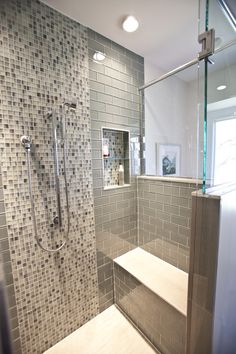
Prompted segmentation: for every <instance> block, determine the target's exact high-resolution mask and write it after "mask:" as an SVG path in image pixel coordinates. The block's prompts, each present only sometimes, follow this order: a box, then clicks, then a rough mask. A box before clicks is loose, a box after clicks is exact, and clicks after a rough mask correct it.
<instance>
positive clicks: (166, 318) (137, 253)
mask: <svg viewBox="0 0 236 354" xmlns="http://www.w3.org/2000/svg"><path fill="white" fill-rule="evenodd" d="M114 279H115V303H116V305H117V306H118V307H119V308H120V309H121V310H122V311H123V313H124V314H125V315H126V316H127V317H128V318H129V319H130V320H131V321H132V322H133V323H134V324H135V326H136V327H138V329H139V330H140V331H141V332H142V333H143V334H144V335H145V336H146V338H147V339H148V340H149V341H150V342H151V343H152V344H153V345H154V346H155V347H156V348H157V349H158V350H160V351H161V352H162V353H171V354H175V353H176V354H180V353H184V352H185V342H186V319H187V291H188V290H187V289H188V274H187V273H186V272H184V271H182V270H180V269H178V268H176V267H174V266H172V265H171V264H169V263H167V262H165V261H163V260H161V259H160V258H158V257H156V256H153V255H152V254H150V253H148V252H146V251H144V250H143V249H141V248H139V247H138V248H135V249H134V250H132V251H129V252H127V253H125V254H124V255H122V256H120V257H117V258H116V259H114Z"/></svg>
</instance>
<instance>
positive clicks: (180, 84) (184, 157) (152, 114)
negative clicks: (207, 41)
mask: <svg viewBox="0 0 236 354" xmlns="http://www.w3.org/2000/svg"><path fill="white" fill-rule="evenodd" d="M203 74H204V72H203V63H199V65H198V64H196V65H193V66H191V67H190V68H187V69H185V70H183V71H182V72H180V73H178V74H176V75H174V76H171V77H169V78H166V79H165V80H163V81H160V82H158V83H156V84H155V85H153V86H151V87H148V88H146V89H145V92H144V102H145V104H144V107H145V161H146V163H145V165H146V175H155V176H163V177H188V178H194V179H196V178H201V177H202V168H201V166H202V148H201V147H202V145H203V136H201V135H200V132H202V131H203V127H201V126H200V120H199V114H200V111H201V110H202V108H203V105H202V104H200V103H199V102H203V101H202V99H203V95H202V93H201V92H202V88H201V90H200V85H202V84H203V80H201V81H199V78H200V77H201V78H203V76H204V75H203Z"/></svg>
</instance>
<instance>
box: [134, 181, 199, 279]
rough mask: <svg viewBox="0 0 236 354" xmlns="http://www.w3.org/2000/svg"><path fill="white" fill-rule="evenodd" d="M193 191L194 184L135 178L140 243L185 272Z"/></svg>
mask: <svg viewBox="0 0 236 354" xmlns="http://www.w3.org/2000/svg"><path fill="white" fill-rule="evenodd" d="M194 190H196V185H195V184H190V183H179V182H168V181H163V180H154V179H152V178H150V179H148V178H142V177H139V178H138V220H139V246H140V247H142V248H143V249H145V250H146V251H148V252H150V253H152V254H153V255H154V256H157V257H160V258H161V259H163V260H164V261H166V262H168V263H170V264H172V265H174V266H176V267H177V268H180V269H182V270H184V271H185V272H188V271H189V249H190V231H191V210H192V204H191V200H192V199H191V194H192V192H193V191H194Z"/></svg>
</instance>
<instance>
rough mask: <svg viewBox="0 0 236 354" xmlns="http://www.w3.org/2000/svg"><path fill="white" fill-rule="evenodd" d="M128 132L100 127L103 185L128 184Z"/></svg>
mask: <svg viewBox="0 0 236 354" xmlns="http://www.w3.org/2000/svg"><path fill="white" fill-rule="evenodd" d="M129 141H130V134H129V131H128V130H118V129H113V128H102V157H103V187H104V189H113V188H122V187H127V186H129V185H130V149H129V146H130V143H129Z"/></svg>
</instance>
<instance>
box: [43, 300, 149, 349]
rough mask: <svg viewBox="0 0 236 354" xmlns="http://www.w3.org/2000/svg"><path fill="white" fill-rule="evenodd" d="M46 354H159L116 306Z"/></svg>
mask: <svg viewBox="0 0 236 354" xmlns="http://www.w3.org/2000/svg"><path fill="white" fill-rule="evenodd" d="M44 354H156V352H155V351H154V350H153V349H152V347H151V346H149V344H148V343H147V342H146V341H145V340H144V338H143V337H142V336H141V335H140V334H139V332H138V331H137V330H136V329H135V328H134V327H133V326H132V325H131V324H130V323H129V321H128V320H127V319H126V318H125V317H124V316H123V315H122V314H121V312H120V311H119V310H118V309H117V308H116V307H115V306H114V305H113V306H111V307H109V308H108V309H107V310H105V311H104V312H102V313H101V314H99V315H98V316H96V317H95V318H93V319H92V320H91V321H89V322H88V323H86V324H85V325H84V326H82V327H81V328H79V329H78V330H77V331H75V332H73V333H72V334H71V335H69V336H68V337H66V338H64V339H63V340H62V341H60V342H59V343H57V344H56V345H55V346H53V347H52V348H50V349H49V350H47V351H46V352H45V353H44Z"/></svg>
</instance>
